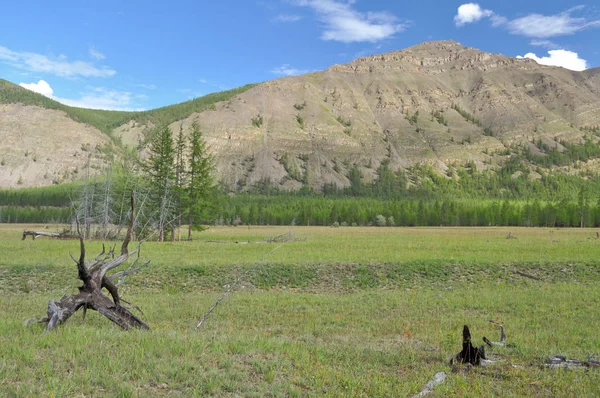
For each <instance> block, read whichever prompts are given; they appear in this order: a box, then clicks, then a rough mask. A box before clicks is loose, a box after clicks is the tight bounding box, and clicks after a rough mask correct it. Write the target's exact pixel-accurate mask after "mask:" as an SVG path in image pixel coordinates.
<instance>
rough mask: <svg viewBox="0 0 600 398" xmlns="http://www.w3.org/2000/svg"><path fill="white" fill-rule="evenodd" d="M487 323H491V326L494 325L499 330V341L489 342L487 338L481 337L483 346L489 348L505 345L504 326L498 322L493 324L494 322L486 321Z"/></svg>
mask: <svg viewBox="0 0 600 398" xmlns="http://www.w3.org/2000/svg"><path fill="white" fill-rule="evenodd" d="M488 322H489V323H491V324H492V325H496V326H498V327H499V328H500V341H490V340H489V339H488V338H487V337H485V336H484V337H483V341H484V342H485V344H487V345H489V346H490V347H493V346H504V344H506V333H505V331H504V324H502V323H499V322H494V321H488Z"/></svg>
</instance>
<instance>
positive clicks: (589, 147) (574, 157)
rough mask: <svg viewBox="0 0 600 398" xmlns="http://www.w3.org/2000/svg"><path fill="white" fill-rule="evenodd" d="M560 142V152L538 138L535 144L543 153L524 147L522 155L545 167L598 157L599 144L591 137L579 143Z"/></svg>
mask: <svg viewBox="0 0 600 398" xmlns="http://www.w3.org/2000/svg"><path fill="white" fill-rule="evenodd" d="M560 144H561V145H562V146H563V147H564V150H563V151H562V152H561V151H559V150H558V149H557V148H556V147H553V148H550V147H549V146H548V145H547V144H545V143H543V142H542V141H541V140H538V141H537V142H536V146H537V147H538V149H540V150H541V151H543V152H545V154H543V155H534V154H533V153H531V151H530V150H529V148H526V149H525V150H524V151H523V156H524V157H525V159H527V160H528V161H530V162H531V163H533V164H537V165H541V166H545V167H551V166H566V165H570V164H573V163H574V162H578V161H581V162H585V161H587V160H589V159H597V158H600V145H598V144H596V143H595V142H594V141H593V140H591V139H584V141H583V143H581V144H577V143H569V142H566V141H561V143H560Z"/></svg>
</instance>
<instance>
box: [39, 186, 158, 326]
mask: <svg viewBox="0 0 600 398" xmlns="http://www.w3.org/2000/svg"><path fill="white" fill-rule="evenodd" d="M133 222H134V198H133V194H132V196H131V220H130V222H129V228H128V229H127V234H126V236H125V239H124V240H123V243H122V245H121V253H120V255H118V256H115V247H114V246H113V247H112V248H111V249H110V250H108V251H106V249H105V247H104V246H103V247H102V252H101V253H100V254H98V255H97V256H96V257H95V258H94V259H93V260H92V261H89V262H87V263H86V261H85V242H84V239H83V235H82V234H81V233H80V234H79V247H80V255H79V259H78V260H75V259H74V258H73V257H71V258H73V261H75V263H76V265H77V272H78V276H79V279H80V280H81V281H82V282H83V285H82V286H80V287H79V293H78V294H75V295H72V296H64V297H63V298H61V299H60V300H58V301H54V300H50V302H49V303H48V313H47V317H45V318H42V319H35V320H33V322H28V323H47V325H46V329H45V331H46V332H48V331H50V330H52V329H54V328H55V327H56V326H58V325H60V324H61V323H64V322H66V321H67V319H69V317H71V315H73V314H74V313H75V312H77V311H78V310H79V309H81V308H83V310H84V317H85V311H86V310H87V309H91V310H95V311H98V312H99V313H100V314H102V315H104V316H105V317H107V318H108V319H110V320H111V321H112V322H114V323H116V324H117V325H119V326H120V327H121V328H122V329H124V330H128V329H132V328H138V329H145V330H148V329H150V328H149V326H148V325H147V324H146V323H145V322H144V321H142V320H141V319H139V318H138V317H137V316H135V315H133V314H132V313H131V311H130V310H129V308H128V307H125V306H123V305H122V304H121V302H122V301H123V300H122V299H121V298H120V296H119V288H118V287H119V285H120V284H121V283H122V282H124V280H125V278H126V277H127V275H129V274H132V273H134V272H136V271H138V270H139V269H140V268H142V267H144V266H146V265H148V263H149V261H148V262H146V263H144V264H141V265H139V266H136V264H137V261H138V260H139V256H138V257H137V258H136V260H135V261H133V263H131V264H130V266H129V268H128V269H126V270H123V271H120V272H117V273H115V274H112V275H110V276H109V275H107V272H109V271H111V270H114V269H115V268H117V267H119V266H121V265H123V264H124V263H125V262H126V261H127V260H128V259H129V258H130V257H131V256H133V255H135V254H136V253H139V250H140V245H141V242H140V243H139V244H138V246H137V248H136V249H135V250H133V251H131V252H130V251H129V250H128V246H129V242H130V241H131V236H132V233H133ZM102 288H105V289H106V290H107V291H108V293H109V295H110V298H109V297H108V296H106V295H104V293H103V291H102Z"/></svg>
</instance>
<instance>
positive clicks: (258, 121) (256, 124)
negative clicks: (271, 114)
mask: <svg viewBox="0 0 600 398" xmlns="http://www.w3.org/2000/svg"><path fill="white" fill-rule="evenodd" d="M263 122H264V120H263V117H262V115H261V114H260V113H259V114H258V115H256V116H254V117H253V118H252V125H253V126H254V127H258V128H260V127H261V126H262V125H263Z"/></svg>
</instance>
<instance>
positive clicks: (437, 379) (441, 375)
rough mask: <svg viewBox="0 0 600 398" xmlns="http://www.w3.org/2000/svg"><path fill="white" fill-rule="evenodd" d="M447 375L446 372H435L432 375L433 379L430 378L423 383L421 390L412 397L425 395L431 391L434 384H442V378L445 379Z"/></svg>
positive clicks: (416, 397)
mask: <svg viewBox="0 0 600 398" xmlns="http://www.w3.org/2000/svg"><path fill="white" fill-rule="evenodd" d="M447 376H448V375H447V374H446V372H439V373H436V374H435V376H433V379H431V380H430V381H429V382H428V383H427V384H425V387H424V388H423V391H421V392H420V393H418V394H417V395H414V396H413V397H414V398H419V397H424V396H425V395H428V394H430V393H432V392H433V389H434V388H435V386H437V385H438V384H442V383H443V382H444V380H446V377H447Z"/></svg>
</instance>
